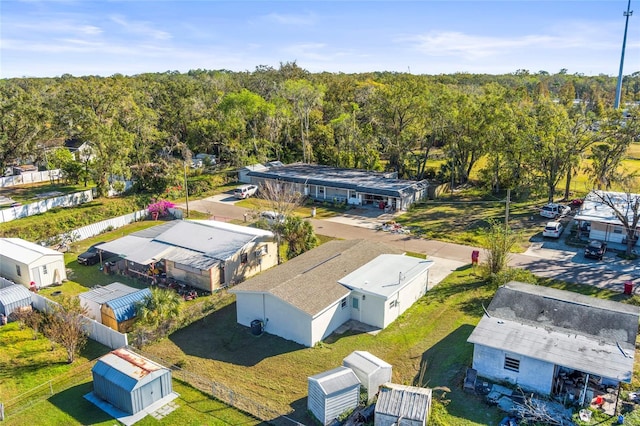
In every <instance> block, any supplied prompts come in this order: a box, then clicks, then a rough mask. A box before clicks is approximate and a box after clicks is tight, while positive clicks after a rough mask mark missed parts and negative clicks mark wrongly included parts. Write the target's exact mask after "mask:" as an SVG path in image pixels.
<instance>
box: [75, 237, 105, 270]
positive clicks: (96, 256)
mask: <svg viewBox="0 0 640 426" xmlns="http://www.w3.org/2000/svg"><path fill="white" fill-rule="evenodd" d="M102 243H104V241H101V242H99V243H95V244H94V245H92V246H91V247H89V248H88V249H87V251H85V252H84V253H81V254H79V255H78V263H79V264H81V265H86V266H90V265H95V264H96V263H99V262H100V251H99V249H98V247H97V246H99V245H100V244H102ZM102 256H103V258H102V260H105V259H106V258H107V257H106V256H105V255H102Z"/></svg>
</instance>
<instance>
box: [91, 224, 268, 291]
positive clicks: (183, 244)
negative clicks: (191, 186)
mask: <svg viewBox="0 0 640 426" xmlns="http://www.w3.org/2000/svg"><path fill="white" fill-rule="evenodd" d="M97 247H98V248H99V249H100V250H102V251H105V252H109V253H113V254H115V255H117V256H119V257H120V259H121V260H120V261H118V264H117V269H119V270H121V271H124V272H125V273H128V274H132V275H136V274H140V275H146V274H147V271H148V270H149V269H150V268H153V267H155V266H157V264H160V265H162V268H163V269H164V271H165V272H166V274H167V277H169V278H174V279H176V280H178V281H180V282H183V283H186V284H189V285H191V286H193V287H196V288H199V289H202V290H205V291H215V290H217V289H220V288H224V287H228V286H229V285H232V284H235V283H237V282H240V281H242V280H244V279H246V278H248V277H251V276H253V275H255V274H257V273H259V272H262V271H264V270H266V269H269V268H271V267H272V266H275V265H276V264H277V263H278V257H277V244H276V242H275V237H274V235H273V233H272V232H270V231H266V230H263V229H257V228H251V227H248V226H239V225H233V224H230V223H226V222H218V221H215V220H174V221H171V222H166V223H164V224H162V225H158V226H154V227H152V228H148V229H145V230H142V231H138V232H134V233H132V234H130V235H128V236H125V237H122V238H119V239H117V240H114V241H111V242H108V243H104V244H100V245H99V246H97Z"/></svg>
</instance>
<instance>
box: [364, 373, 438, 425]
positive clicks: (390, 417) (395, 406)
mask: <svg viewBox="0 0 640 426" xmlns="http://www.w3.org/2000/svg"><path fill="white" fill-rule="evenodd" d="M430 412H431V389H428V388H419V387H415V386H405V385H397V384H395V383H385V384H384V385H382V386H381V387H380V392H379V393H378V401H377V402H376V409H375V417H374V422H373V424H374V425H375V426H400V425H401V426H425V425H426V424H427V423H428V422H429V413H430Z"/></svg>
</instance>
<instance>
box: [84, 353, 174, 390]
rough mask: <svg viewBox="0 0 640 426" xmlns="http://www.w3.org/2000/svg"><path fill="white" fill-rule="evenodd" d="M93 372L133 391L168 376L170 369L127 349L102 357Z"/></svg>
mask: <svg viewBox="0 0 640 426" xmlns="http://www.w3.org/2000/svg"><path fill="white" fill-rule="evenodd" d="M91 371H92V372H94V373H96V374H99V375H100V376H102V377H105V378H106V379H107V380H109V381H110V382H112V383H114V384H116V385H117V386H118V387H120V388H122V389H125V390H128V391H132V390H134V389H136V388H138V387H141V386H143V385H145V384H146V383H149V382H150V381H152V380H154V379H155V378H156V377H158V376H160V375H162V374H166V372H167V371H169V369H167V368H165V367H163V366H161V365H160V364H158V363H155V362H153V361H151V360H150V359H147V358H145V357H143V356H141V355H138V354H136V353H134V352H131V351H129V350H127V349H125V348H120V349H116V350H114V351H111V352H109V353H108V354H106V355H104V356H103V357H101V358H100V359H99V360H98V361H97V362H96V365H94V366H93V368H92V369H91Z"/></svg>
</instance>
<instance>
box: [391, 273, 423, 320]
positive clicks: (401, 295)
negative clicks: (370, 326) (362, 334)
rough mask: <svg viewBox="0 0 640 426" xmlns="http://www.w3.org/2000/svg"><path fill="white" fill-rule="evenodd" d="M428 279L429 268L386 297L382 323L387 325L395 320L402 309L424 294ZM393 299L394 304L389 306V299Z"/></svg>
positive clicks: (408, 306)
mask: <svg viewBox="0 0 640 426" xmlns="http://www.w3.org/2000/svg"><path fill="white" fill-rule="evenodd" d="M428 280H429V270H428V269H427V270H426V271H424V273H422V274H420V275H418V276H417V277H415V278H414V279H413V280H412V281H411V282H409V283H407V284H406V285H405V286H404V287H402V288H401V289H400V290H399V291H398V292H397V293H396V294H395V295H393V296H391V297H390V298H389V299H387V303H386V304H385V309H384V324H383V326H382V328H385V327H387V326H388V325H389V324H391V323H392V322H393V321H395V320H396V318H398V317H399V316H400V315H401V314H402V313H403V312H404V311H406V310H407V309H409V308H410V307H411V306H412V305H413V304H414V303H415V302H416V301H417V300H418V299H420V298H421V297H422V296H424V295H425V293H426V291H427V282H428ZM392 300H395V301H396V303H395V306H393V307H391V306H390V305H391V301H392Z"/></svg>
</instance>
